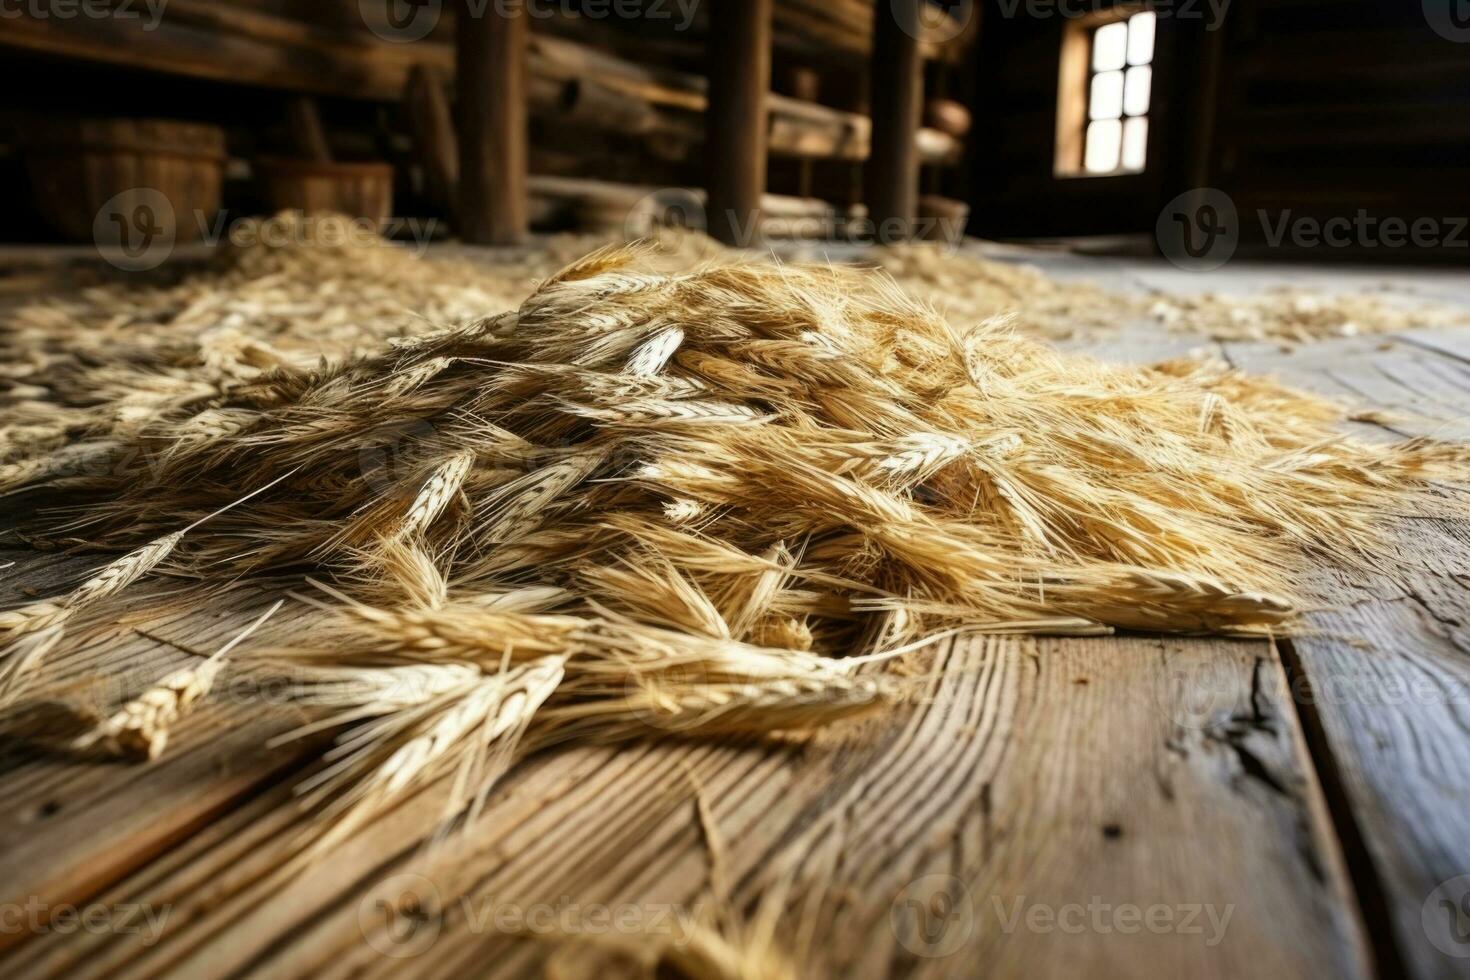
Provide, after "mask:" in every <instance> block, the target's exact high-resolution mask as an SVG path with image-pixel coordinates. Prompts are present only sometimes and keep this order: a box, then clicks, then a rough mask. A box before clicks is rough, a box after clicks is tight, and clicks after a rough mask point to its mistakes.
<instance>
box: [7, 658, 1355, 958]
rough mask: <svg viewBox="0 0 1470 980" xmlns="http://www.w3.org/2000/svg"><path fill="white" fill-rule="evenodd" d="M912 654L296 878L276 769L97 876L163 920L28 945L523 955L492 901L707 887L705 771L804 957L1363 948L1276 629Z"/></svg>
mask: <svg viewBox="0 0 1470 980" xmlns="http://www.w3.org/2000/svg"><path fill="white" fill-rule="evenodd" d="M916 667H917V668H918V669H920V670H921V671H923V672H924V676H925V677H926V678H927V680H926V683H925V685H924V688H923V694H922V695H921V696H920V697H918V698H916V703H914V704H912V705H910V706H909V707H907V708H905V709H903V710H902V711H900V712H899V714H898V715H896V716H894V717H891V718H885V719H878V720H874V721H871V722H868V723H865V724H862V725H859V726H856V727H852V728H849V729H846V730H844V731H842V732H840V733H831V734H829V735H825V736H823V737H822V738H820V739H818V740H817V741H816V742H815V743H813V744H809V745H805V746H801V747H794V748H788V747H781V746H771V745H764V746H744V747H742V746H729V745H711V744H701V743H695V744H680V743H667V744H658V745H632V746H627V747H623V748H621V749H607V748H598V747H586V748H575V749H569V750H565V751H562V752H559V753H555V754H551V755H548V756H545V757H542V758H540V759H537V760H533V762H532V763H531V764H529V765H528V766H525V767H523V768H522V769H521V770H520V771H518V772H517V773H516V774H515V775H514V776H513V777H512V778H510V779H509V780H508V781H507V782H506V783H505V784H504V785H503V786H502V788H501V789H500V790H499V791H498V792H497V794H496V796H495V798H494V800H493V802H492V804H491V805H490V807H489V808H488V809H487V811H486V813H485V814H484V816H483V817H482V819H481V820H480V821H479V822H478V823H477V824H476V825H475V826H474V827H473V828H470V829H469V831H468V832H466V833H465V834H464V835H463V836H462V837H461V838H459V839H458V842H457V844H452V845H450V846H449V848H448V849H446V850H443V851H439V852H424V851H423V850H422V849H421V848H420V846H419V842H420V840H421V837H422V835H423V832H424V830H425V828H426V827H428V826H432V824H433V819H434V815H435V814H436V813H437V812H438V807H439V804H440V800H439V798H438V796H437V794H436V793H435V792H432V791H431V792H426V793H424V794H422V795H420V796H419V797H416V798H414V799H413V800H410V801H409V802H407V803H405V804H404V805H403V806H402V807H400V808H399V809H398V810H396V811H394V812H392V813H390V814H388V815H386V816H385V817H383V818H382V819H380V820H378V821H376V822H375V823H374V824H372V825H371V826H369V827H368V828H365V829H364V831H363V832H362V833H360V834H359V835H357V836H356V837H354V838H353V839H352V840H351V841H350V842H349V843H348V844H346V845H344V847H343V849H342V850H341V851H339V852H337V853H335V854H334V855H332V857H331V858H330V859H329V860H327V861H326V862H324V863H323V864H322V865H321V866H320V867H319V868H318V869H316V870H315V871H313V872H311V873H310V874H309V875H308V876H306V877H305V878H303V879H301V880H300V881H298V882H296V883H294V884H292V885H291V886H290V887H285V886H284V884H283V882H281V881H280V880H279V878H278V877H276V876H275V872H276V871H277V869H278V868H279V866H280V863H281V855H282V852H283V847H284V845H285V842H286V841H287V840H289V838H290V834H291V832H292V828H293V827H294V826H297V820H298V817H297V815H296V813H295V810H294V807H293V805H292V803H291V800H290V798H289V794H288V792H287V791H286V789H285V788H284V787H281V788H279V789H276V790H272V791H271V792H269V793H267V794H265V795H264V796H262V797H260V798H259V799H256V800H254V801H253V802H251V803H249V804H247V805H246V806H245V807H243V808H241V809H240V810H238V811H236V812H234V813H231V814H228V815H226V816H224V817H223V818H222V819H220V820H219V821H217V822H216V823H215V824H213V825H211V826H209V827H206V828H203V829H201V830H200V831H199V832H198V833H196V834H194V835H193V836H192V837H190V838H189V839H188V840H187V841H185V842H182V843H181V844H180V846H178V847H177V848H176V849H174V850H173V851H171V852H170V853H168V854H165V855H162V856H160V857H159V858H158V859H157V860H154V861H153V862H151V863H149V864H148V865H147V866H145V867H143V868H141V869H139V870H138V871H137V872H135V873H134V874H132V875H131V876H129V877H127V878H125V879H123V880H122V881H120V882H119V883H118V884H117V885H116V886H115V888H113V889H112V890H110V891H109V892H107V893H106V894H105V895H103V896H101V897H100V898H99V901H106V902H109V903H118V904H134V903H147V904H149V905H150V906H153V907H157V908H164V907H167V908H168V909H169V910H170V912H169V916H168V918H167V923H166V928H165V931H164V932H163V934H162V936H161V938H160V939H159V941H158V942H155V943H153V944H151V945H146V946H145V945H143V944H142V943H141V942H140V941H133V940H134V939H136V937H129V939H127V940H123V941H120V940H119V939H118V938H117V937H109V936H93V935H87V936H80V935H77V936H66V937H62V936H53V935H45V936H39V937H36V938H35V939H33V940H32V941H31V942H30V943H28V944H27V945H26V946H25V947H24V948H23V949H21V950H20V951H19V953H18V955H17V957H16V958H15V959H13V961H12V965H13V967H14V968H15V969H17V970H20V971H23V972H25V973H26V974H27V975H33V976H53V975H61V974H63V973H64V974H66V975H68V976H78V977H81V976H104V975H107V976H153V975H159V974H161V973H172V974H174V975H187V976H225V975H231V974H234V973H239V972H243V971H246V970H250V971H261V972H263V973H265V974H266V975H296V974H301V973H307V972H312V973H318V972H319V973H325V974H327V975H354V976H361V975H377V974H386V973H388V972H390V971H393V970H395V969H400V968H402V966H403V965H404V964H405V960H402V959H399V958H397V956H396V955H395V954H397V953H408V952H412V953H414V954H415V955H414V956H413V957H412V959H411V961H408V962H411V963H412V969H413V970H414V971H415V974H416V975H423V976H450V975H460V974H462V973H463V972H465V971H467V970H473V971H475V972H489V973H493V974H494V975H497V976H521V975H526V974H527V972H528V971H532V970H533V968H538V967H539V964H540V963H541V961H542V960H543V959H544V958H545V957H546V956H547V955H549V954H552V953H553V952H554V951H555V950H556V949H557V948H558V947H557V944H556V943H554V942H552V941H551V940H554V939H556V938H558V937H557V936H555V935H553V934H552V932H553V931H554V930H549V929H540V928H537V927H535V926H534V925H533V926H532V927H531V928H530V929H529V931H528V934H507V933H506V932H505V931H503V930H497V928H496V925H497V922H498V923H500V924H501V925H502V926H504V925H505V924H506V923H507V922H511V923H514V922H515V921H518V917H521V916H524V917H525V919H526V921H528V922H529V921H530V919H531V918H533V917H534V916H535V914H536V910H540V909H549V910H566V909H568V908H571V909H573V911H572V912H565V911H560V912H556V914H557V915H558V916H559V915H563V914H566V915H571V916H572V917H573V918H572V919H571V920H570V921H572V928H571V931H572V932H573V933H577V932H579V931H585V930H584V928H583V927H581V926H579V925H578V923H579V922H581V921H582V917H584V916H586V915H593V914H596V910H597V909H600V908H607V909H608V910H609V911H610V914H617V913H621V914H623V915H626V916H631V917H632V919H633V920H634V921H637V922H641V923H643V924H644V925H647V926H649V927H650V928H652V927H654V920H655V919H657V918H659V917H660V916H661V915H662V914H663V913H664V912H665V911H666V910H670V909H680V910H684V911H685V913H686V914H688V915H690V916H693V915H694V914H696V913H695V910H696V909H697V908H700V907H704V908H705V909H708V908H710V907H711V906H712V904H713V903H714V898H713V896H712V894H711V892H710V890H709V867H710V861H709V853H710V852H709V849H708V846H707V844H706V841H705V839H704V836H703V833H702V831H701V829H700V825H699V822H698V820H697V819H696V814H695V803H694V798H695V787H696V786H697V787H699V792H700V793H701V794H702V795H703V797H704V799H705V800H706V801H707V803H708V805H709V808H710V811H711V813H712V814H713V819H714V823H715V825H716V826H717V828H718V831H717V834H718V838H719V839H720V840H721V841H722V842H723V846H722V850H723V851H724V852H725V853H726V854H727V855H728V868H727V869H726V877H727V879H728V880H729V881H730V882H731V883H732V887H733V892H734V894H733V904H734V905H735V906H737V907H740V908H747V909H749V908H752V907H759V905H760V902H761V901H762V896H772V895H775V896H778V897H779V896H782V895H784V896H785V901H784V903H783V904H785V905H786V906H787V914H786V915H785V916H784V917H783V922H784V923H785V925H786V926H787V928H788V929H789V928H790V927H792V926H795V925H798V924H805V925H806V926H807V927H808V928H809V929H810V930H812V935H813V936H814V937H815V939H814V941H813V942H812V944H811V947H810V949H809V952H808V954H807V955H808V956H809V957H810V959H809V960H808V961H807V962H806V966H805V968H806V969H807V970H809V971H812V972H818V971H824V970H836V971H839V972H842V973H844V974H845V975H850V976H887V975H892V974H915V975H926V976H943V977H973V976H975V975H976V971H977V970H983V971H984V972H985V974H986V975H989V976H1023V975H1024V976H1038V975H1040V976H1063V975H1067V976H1070V975H1074V974H1075V973H1076V971H1077V969H1078V968H1079V967H1080V966H1081V965H1083V964H1086V965H1087V966H1088V967H1089V973H1094V974H1097V975H1101V976H1118V977H1122V976H1132V975H1138V972H1139V970H1140V966H1141V964H1144V963H1149V964H1151V965H1153V967H1154V968H1163V969H1164V970H1165V973H1166V974H1167V975H1182V974H1184V973H1185V971H1188V973H1189V974H1203V975H1207V976H1221V977H1230V976H1240V975H1246V974H1252V975H1253V974H1254V971H1255V970H1258V969H1262V968H1268V969H1270V970H1271V972H1272V973H1273V974H1279V975H1284V976H1302V977H1307V976H1315V975H1319V971H1320V970H1321V969H1322V968H1323V966H1324V965H1325V964H1330V965H1331V970H1330V972H1331V973H1333V974H1334V975H1339V976H1364V975H1366V966H1365V960H1364V954H1363V952H1362V948H1363V945H1362V940H1361V934H1360V929H1359V926H1358V923H1357V921H1356V919H1355V915H1354V912H1353V904H1352V901H1351V900H1350V898H1349V896H1348V894H1347V888H1348V886H1347V881H1346V877H1345V875H1344V873H1343V872H1342V868H1341V858H1340V855H1339V854H1338V852H1337V848H1336V844H1335V842H1334V840H1333V837H1332V833H1331V828H1330V826H1329V825H1328V824H1327V822H1326V820H1325V815H1324V809H1323V805H1322V802H1321V798H1320V795H1319V793H1318V789H1317V786H1316V783H1315V779H1314V777H1313V775H1312V773H1311V770H1310V768H1309V766H1307V765H1306V764H1305V763H1306V759H1305V755H1304V750H1303V746H1302V743H1301V739H1300V737H1299V733H1298V732H1297V730H1296V729H1295V727H1294V724H1293V722H1292V719H1291V715H1290V711H1289V710H1285V711H1283V710H1282V709H1283V707H1285V706H1286V701H1285V696H1284V681H1283V678H1282V675H1281V673H1280V670H1279V667H1278V666H1277V664H1276V662H1275V660H1274V659H1273V658H1272V656H1271V650H1270V647H1269V646H1268V645H1267V644H1265V643H1260V642H1251V643H1244V642H1240V643H1226V642H1208V641H1163V640H1156V639H1104V640H1085V641H1076V640H1041V641H1033V640H1026V639H1021V640H1016V639H1009V638H1007V639H976V640H970V641H964V642H958V643H955V644H953V645H946V646H942V647H941V648H939V649H938V650H937V651H935V652H934V653H932V654H929V655H927V656H921V657H919V658H917V663H916ZM1206 679H1207V680H1208V682H1209V683H1208V685H1206V686H1205V687H1204V688H1203V689H1204V690H1207V691H1208V692H1209V696H1208V697H1207V698H1205V699H1204V700H1203V701H1202V700H1201V698H1200V695H1199V692H1200V690H1201V689H1202V688H1201V684H1200V683H1199V682H1200V681H1201V680H1206ZM403 876H409V877H406V878H405V877H403ZM936 876H937V877H936ZM936 881H937V882H939V883H940V884H941V886H943V887H945V888H948V889H951V890H952V891H953V894H954V895H956V896H958V897H960V898H961V899H962V900H963V901H962V906H961V908H962V910H963V912H962V917H961V918H958V919H956V920H954V921H952V922H951V921H948V920H942V921H940V922H938V923H934V922H928V923H925V922H923V921H921V920H911V919H910V918H909V917H910V916H911V915H912V910H911V907H910V906H909V905H908V904H907V902H908V900H909V899H910V898H913V897H914V896H916V895H917V896H921V897H925V898H927V897H928V896H927V893H925V892H924V889H926V888H930V887H932V885H933V883H934V882H936ZM405 889H407V890H410V891H416V892H418V893H421V894H424V895H432V897H433V898H435V899H436V900H437V904H434V905H433V906H432V907H433V908H435V909H438V910H440V911H441V912H442V916H441V915H436V916H434V917H432V918H431V919H429V920H428V922H427V924H426V925H423V926H422V927H421V928H424V929H427V930H429V932H423V933H421V932H417V931H414V930H412V929H411V928H407V927H406V925H405V922H404V921H403V920H402V919H401V918H398V919H395V918H394V916H395V915H399V914H400V913H394V912H392V911H391V909H392V905H391V902H390V905H389V907H388V909H387V910H385V908H384V907H382V906H380V905H378V904H377V903H378V901H379V900H380V899H381V900H383V901H389V899H390V898H391V899H395V900H396V899H397V898H398V897H399V894H400V893H401V892H403V891H404V890H405ZM765 900H767V901H772V900H776V899H771V898H766V899H765ZM1017 910H1020V911H1019V915H1020V918H1016V916H1017V914H1018V911H1017ZM1033 910H1034V911H1033ZM1150 910H1152V911H1150ZM548 914H550V913H548ZM1049 914H1050V915H1059V916H1061V920H1059V921H1052V920H1048V919H1047V918H1046V917H1047V916H1048V915H1049ZM1150 915H1151V916H1153V918H1152V919H1150V920H1147V921H1146V920H1145V917H1146V916H1150ZM1212 915H1213V916H1214V918H1213V919H1212V918H1211V916H1212ZM497 916H498V917H499V918H497ZM1079 917H1080V918H1079ZM1084 920H1085V921H1084ZM1079 922H1082V926H1081V928H1080V930H1079V929H1078V927H1077V926H1078V923H1079ZM1149 922H1151V923H1152V925H1149V924H1148V923H1149ZM408 925H411V923H409V924H408ZM926 926H927V928H928V932H927V933H925V932H921V931H920V932H916V931H915V930H916V929H921V928H923V927H926ZM660 927H667V928H673V927H674V926H673V925H670V924H669V921H668V920H663V922H662V924H661V925H660ZM430 934H432V936H431V938H432V941H426V940H425V939H424V937H425V936H429V935H430ZM926 936H927V938H926ZM420 944H422V945H423V948H419V945H420ZM797 945H799V944H797ZM935 954H943V955H935Z"/></svg>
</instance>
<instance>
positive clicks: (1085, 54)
mask: <svg viewBox="0 0 1470 980" xmlns="http://www.w3.org/2000/svg"><path fill="white" fill-rule="evenodd" d="M1152 10H1153V8H1152V6H1150V5H1149V4H1147V3H1129V4H1122V5H1119V6H1116V7H1113V8H1111V9H1108V10H1102V11H1097V12H1095V13H1091V14H1087V15H1086V16H1083V17H1074V18H1071V19H1069V20H1068V21H1067V22H1066V26H1065V28H1064V31H1063V35H1062V52H1061V65H1060V69H1059V72H1058V78H1057V113H1056V116H1057V127H1056V154H1055V160H1054V163H1053V176H1054V177H1057V178H1059V179H1075V178H1090V179H1108V178H1114V177H1137V176H1139V175H1141V174H1144V173H1147V172H1148V169H1149V165H1150V164H1151V162H1152V160H1153V154H1151V153H1149V152H1148V151H1147V147H1145V151H1144V165H1143V167H1142V168H1141V169H1129V168H1125V167H1123V166H1122V146H1121V144H1120V146H1119V166H1118V167H1117V168H1115V169H1113V170H1110V171H1106V172H1102V171H1091V170H1088V169H1087V160H1086V156H1087V130H1088V127H1089V125H1090V124H1091V123H1092V121H1093V120H1092V118H1091V113H1090V108H1089V107H1090V106H1091V104H1092V89H1093V82H1094V80H1095V79H1096V78H1097V76H1098V75H1099V74H1100V73H1099V72H1094V71H1093V70H1092V54H1093V51H1092V47H1093V35H1094V34H1095V33H1096V31H1097V30H1098V28H1100V27H1106V26H1107V25H1109V24H1115V23H1126V22H1127V21H1128V20H1129V19H1130V18H1131V17H1133V16H1135V15H1136V14H1143V13H1149V12H1150V11H1152ZM1157 31H1158V27H1157V22H1156V23H1155V34H1154V51H1153V57H1151V58H1150V59H1149V61H1148V63H1147V64H1148V67H1149V68H1150V69H1151V71H1150V80H1149V93H1150V98H1149V111H1148V112H1146V113H1144V114H1142V115H1139V116H1129V115H1128V114H1127V111H1126V106H1125V109H1124V112H1123V114H1122V115H1120V116H1119V119H1118V121H1119V124H1120V127H1121V128H1122V130H1123V132H1120V134H1119V140H1120V141H1121V140H1122V139H1123V138H1124V137H1125V135H1126V128H1127V120H1129V119H1143V120H1146V125H1147V126H1148V135H1147V138H1146V140H1147V142H1149V143H1151V142H1152V141H1153V138H1154V126H1153V122H1154V110H1155V109H1156V108H1157V107H1156V106H1155V105H1154V99H1153V94H1154V91H1153V90H1154V82H1155V81H1157V79H1156V77H1154V72H1153V71H1152V69H1154V68H1155V66H1156V65H1157V64H1158V50H1159V47H1158V33H1157ZM1131 67H1137V66H1133V65H1130V64H1128V63H1127V61H1126V56H1125V61H1124V65H1123V68H1122V72H1123V79H1124V93H1125V98H1126V92H1127V75H1128V69H1129V68H1131Z"/></svg>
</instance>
